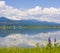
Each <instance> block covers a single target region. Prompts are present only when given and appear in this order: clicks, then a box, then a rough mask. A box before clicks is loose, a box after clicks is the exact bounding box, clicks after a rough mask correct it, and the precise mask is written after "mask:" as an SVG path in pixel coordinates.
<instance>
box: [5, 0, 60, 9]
mask: <svg viewBox="0 0 60 53" xmlns="http://www.w3.org/2000/svg"><path fill="white" fill-rule="evenodd" d="M5 1H6V3H7V5H10V6H13V7H15V8H32V7H35V6H42V7H56V8H59V7H60V0H5Z"/></svg>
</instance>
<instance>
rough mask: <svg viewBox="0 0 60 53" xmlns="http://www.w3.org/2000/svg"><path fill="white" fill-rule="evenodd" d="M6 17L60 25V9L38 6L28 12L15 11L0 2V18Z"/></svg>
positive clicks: (27, 10)
mask: <svg viewBox="0 0 60 53" xmlns="http://www.w3.org/2000/svg"><path fill="white" fill-rule="evenodd" d="M1 16H5V17H7V18H9V19H12V20H22V19H25V20H27V19H36V20H39V21H48V22H58V23H60V8H54V7H50V8H42V7H40V6H36V7H35V8H30V9H26V10H20V9H15V8H14V7H12V6H8V5H6V4H5V1H0V17H1Z"/></svg>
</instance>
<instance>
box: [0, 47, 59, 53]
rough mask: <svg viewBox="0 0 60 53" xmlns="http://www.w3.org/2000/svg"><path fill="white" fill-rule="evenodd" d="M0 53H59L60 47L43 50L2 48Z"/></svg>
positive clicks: (44, 48)
mask: <svg viewBox="0 0 60 53" xmlns="http://www.w3.org/2000/svg"><path fill="white" fill-rule="evenodd" d="M0 53H60V47H43V48H40V47H36V48H21V47H15V48H14V47H5V48H4V47H3V48H0Z"/></svg>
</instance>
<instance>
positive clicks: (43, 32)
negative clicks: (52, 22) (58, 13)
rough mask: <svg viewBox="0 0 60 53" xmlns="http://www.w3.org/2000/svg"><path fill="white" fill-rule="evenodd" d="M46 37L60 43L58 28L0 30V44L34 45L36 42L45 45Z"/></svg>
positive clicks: (59, 30)
mask: <svg viewBox="0 0 60 53" xmlns="http://www.w3.org/2000/svg"><path fill="white" fill-rule="evenodd" d="M48 37H51V42H52V44H54V39H55V38H56V40H57V42H58V43H60V29H20V30H0V46H22V47H27V46H35V45H36V43H39V44H40V45H46V44H47V43H48Z"/></svg>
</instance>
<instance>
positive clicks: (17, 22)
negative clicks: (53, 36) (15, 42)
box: [0, 17, 60, 26]
mask: <svg viewBox="0 0 60 53" xmlns="http://www.w3.org/2000/svg"><path fill="white" fill-rule="evenodd" d="M1 25H16V26H60V24H59V23H55V22H47V21H38V20H33V19H30V20H10V19H8V18H6V17H0V26H1Z"/></svg>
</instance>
